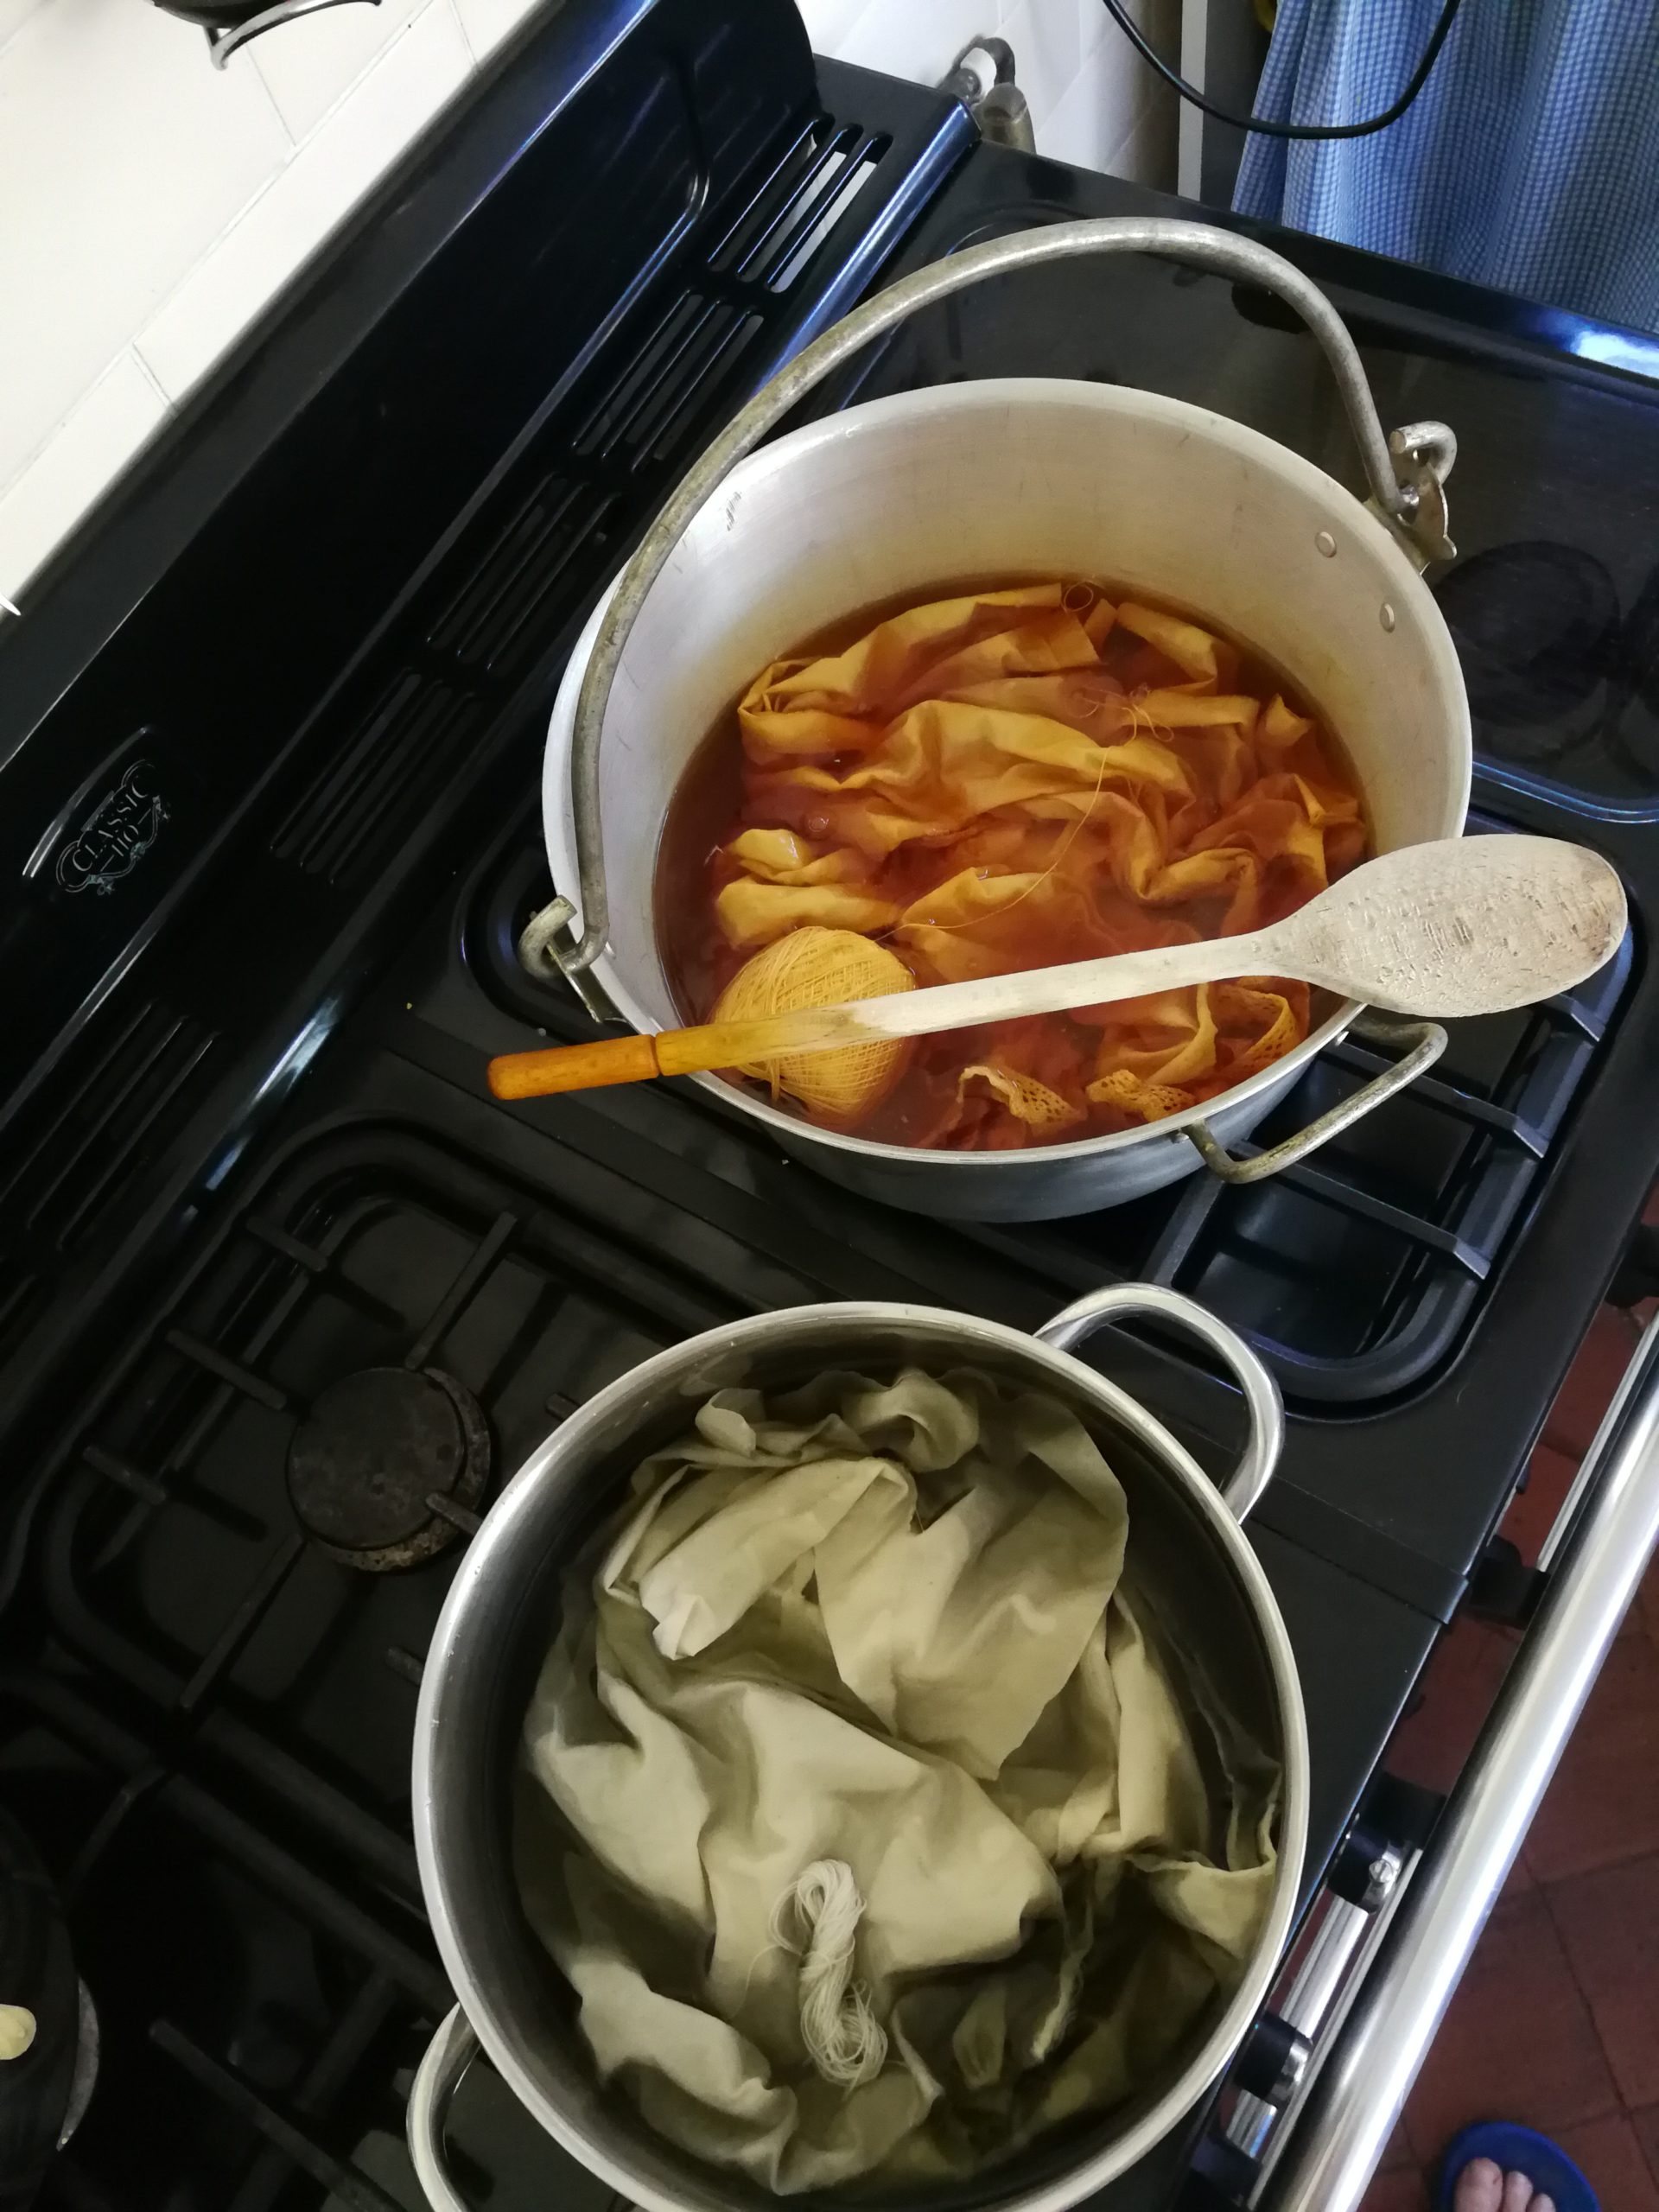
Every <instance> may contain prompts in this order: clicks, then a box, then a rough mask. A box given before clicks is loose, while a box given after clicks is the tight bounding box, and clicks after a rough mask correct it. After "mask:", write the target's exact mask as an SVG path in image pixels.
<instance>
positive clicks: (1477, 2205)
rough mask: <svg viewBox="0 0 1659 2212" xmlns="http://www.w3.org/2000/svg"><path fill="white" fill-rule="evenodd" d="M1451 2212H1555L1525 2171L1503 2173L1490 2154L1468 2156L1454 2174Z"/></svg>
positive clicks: (1553, 2207)
mask: <svg viewBox="0 0 1659 2212" xmlns="http://www.w3.org/2000/svg"><path fill="white" fill-rule="evenodd" d="M1452 2212H1555V2205H1554V2199H1553V2198H1551V2197H1548V2196H1540V2195H1539V2193H1538V2191H1537V2190H1535V2189H1534V2187H1533V2185H1532V2183H1530V2182H1529V2180H1528V2179H1527V2177H1526V2176H1525V2174H1506V2173H1504V2172H1503V2170H1502V2168H1501V2167H1498V2166H1495V2165H1494V2164H1492V2162H1491V2159H1490V2158H1471V2160H1470V2162H1469V2164H1467V2165H1466V2166H1465V2168H1464V2170H1463V2171H1462V2172H1461V2173H1460V2174H1459V2176H1458V2190H1457V2195H1456V2196H1455V2197H1454V2198H1453V2199H1452Z"/></svg>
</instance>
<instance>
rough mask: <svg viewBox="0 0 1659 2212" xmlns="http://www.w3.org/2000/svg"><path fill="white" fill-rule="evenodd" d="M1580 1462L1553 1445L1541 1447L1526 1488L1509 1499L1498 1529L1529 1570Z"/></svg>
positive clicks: (1535, 1560) (1537, 1452) (1536, 1560)
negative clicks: (1508, 1505)
mask: <svg viewBox="0 0 1659 2212" xmlns="http://www.w3.org/2000/svg"><path fill="white" fill-rule="evenodd" d="M1578 1471H1579V1463H1578V1461H1577V1460H1576V1459H1573V1458H1571V1457H1570V1456H1569V1455H1568V1454H1567V1452H1558V1451H1557V1450H1556V1449H1555V1447H1554V1446H1553V1445H1550V1444H1541V1445H1540V1446H1538V1449H1537V1450H1536V1451H1535V1452H1534V1453H1533V1455H1532V1462H1531V1465H1529V1467H1528V1469H1527V1486H1526V1488H1525V1489H1524V1490H1522V1491H1516V1495H1515V1497H1513V1498H1512V1499H1511V1500H1510V1510H1509V1511H1508V1512H1507V1513H1506V1514H1505V1515H1504V1516H1503V1522H1502V1524H1501V1527H1500V1529H1499V1534H1500V1535H1504V1536H1507V1537H1508V1538H1509V1540H1510V1542H1511V1543H1512V1544H1513V1545H1514V1546H1515V1547H1516V1549H1517V1550H1518V1551H1519V1553H1520V1554H1521V1556H1522V1559H1523V1560H1525V1561H1526V1562H1527V1565H1528V1566H1529V1567H1535V1566H1536V1565H1537V1563H1538V1553H1539V1548H1540V1547H1541V1545H1542V1543H1543V1541H1544V1538H1545V1537H1546V1536H1547V1535H1548V1534H1549V1532H1550V1529H1551V1528H1552V1527H1553V1526H1554V1520H1555V1516H1556V1515H1557V1514H1558V1513H1559V1512H1560V1510H1561V1501H1562V1499H1563V1498H1564V1497H1566V1496H1567V1491H1568V1490H1569V1489H1570V1488H1571V1487H1572V1483H1573V1476H1574V1475H1576V1474H1577V1472H1578Z"/></svg>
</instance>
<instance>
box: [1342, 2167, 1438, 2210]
mask: <svg viewBox="0 0 1659 2212" xmlns="http://www.w3.org/2000/svg"><path fill="white" fill-rule="evenodd" d="M1428 2203H1429V2199H1428V2184H1427V2182H1426V2181H1425V2180H1424V2179H1423V2177H1422V2176H1421V2174H1420V2173H1419V2172H1418V2171H1417V2169H1416V2168H1415V2167H1414V2166H1405V2167H1396V2168H1395V2171H1393V2172H1392V2173H1380V2174H1378V2175H1377V2177H1376V2179H1375V2180H1374V2181H1373V2182H1372V2183H1371V2185H1370V2188H1369V2189H1368V2190H1366V2192H1365V2194H1364V2196H1363V2197H1362V2198H1361V2199H1360V2202H1359V2212H1428Z"/></svg>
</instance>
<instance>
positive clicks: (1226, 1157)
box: [1181, 1009, 1451, 1183]
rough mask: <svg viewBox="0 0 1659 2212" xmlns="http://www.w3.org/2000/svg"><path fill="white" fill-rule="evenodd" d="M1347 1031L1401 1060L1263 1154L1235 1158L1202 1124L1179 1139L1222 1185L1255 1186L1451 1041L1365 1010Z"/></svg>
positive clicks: (1337, 1131) (1410, 1079)
mask: <svg viewBox="0 0 1659 2212" xmlns="http://www.w3.org/2000/svg"><path fill="white" fill-rule="evenodd" d="M1350 1027H1351V1029H1352V1030H1353V1031H1354V1032H1355V1033H1356V1034H1357V1035H1358V1036H1361V1037H1365V1038H1369V1039H1370V1041H1371V1042H1372V1043H1373V1044H1376V1045H1389V1046H1394V1047H1395V1050H1396V1051H1402V1052H1404V1054H1405V1057H1404V1058H1402V1059H1400V1060H1397V1061H1396V1062H1395V1065H1393V1066H1392V1067H1391V1068H1384V1069H1383V1072H1382V1074H1381V1075H1374V1076H1373V1077H1371V1079H1370V1082H1369V1083H1363V1084H1361V1085H1360V1087H1359V1089H1358V1090H1356V1091H1355V1092H1354V1093H1353V1095H1352V1096H1351V1097H1348V1098H1344V1100H1343V1101H1342V1103H1341V1104H1340V1105H1337V1106H1333V1107H1332V1109H1331V1110H1330V1112H1329V1113H1328V1114H1321V1115H1320V1116H1319V1119H1318V1120H1317V1121H1316V1122H1309V1123H1308V1125H1307V1127H1306V1128H1305V1129H1298V1130H1297V1132H1296V1134H1295V1135H1294V1137H1287V1138H1286V1139H1285V1140H1284V1141H1283V1142H1282V1143H1281V1144H1275V1145H1271V1146H1269V1147H1268V1150H1267V1151H1266V1152H1258V1153H1255V1154H1252V1155H1251V1157H1250V1158H1249V1159H1248V1160H1239V1159H1236V1158H1235V1156H1234V1155H1233V1154H1231V1153H1230V1152H1229V1151H1228V1149H1227V1147H1225V1145H1224V1144H1222V1143H1221V1142H1220V1141H1218V1139H1217V1136H1216V1135H1215V1133H1214V1131H1213V1130H1212V1129H1211V1127H1210V1124H1209V1123H1208V1122H1187V1123H1186V1125H1185V1128H1183V1129H1182V1131H1181V1135H1183V1136H1184V1137H1185V1138H1186V1139H1187V1141H1188V1142H1189V1143H1191V1144H1194V1145H1196V1146H1197V1147H1198V1154H1199V1156H1200V1158H1201V1159H1202V1160H1203V1161H1204V1164H1205V1166H1206V1167H1207V1168H1208V1169H1209V1170H1210V1172H1211V1174H1212V1175H1219V1176H1220V1177H1221V1179H1222V1180H1223V1182H1224V1183H1259V1182H1261V1181H1262V1178H1263V1177H1264V1176H1268V1175H1277V1174H1278V1173H1280V1171H1281V1169H1282V1168H1286V1167H1294V1166H1295V1164H1296V1162H1297V1161H1298V1160H1306V1158H1307V1155H1308V1154H1309V1153H1310V1152H1317V1151H1318V1150H1319V1147H1320V1146H1321V1145H1322V1144H1329V1143H1330V1141H1331V1140H1332V1137H1335V1136H1340V1135H1342V1132H1343V1131H1344V1129H1351V1128H1352V1127H1353V1126H1354V1123H1355V1122H1363V1120H1364V1118H1365V1116H1367V1115H1368V1114H1371V1113H1375V1112H1376V1109H1377V1108H1378V1107H1379V1106H1381V1105H1383V1103H1384V1102H1385V1101H1386V1100H1388V1099H1390V1098H1392V1097H1393V1096H1394V1095H1395V1092H1396V1091H1398V1090H1405V1089H1406V1087H1407V1086H1408V1084H1414V1083H1415V1082H1416V1080H1417V1078H1418V1077H1419V1076H1420V1075H1421V1074H1422V1073H1423V1071H1424V1070H1425V1069H1427V1068H1432V1067H1433V1065H1434V1063H1435V1061H1436V1060H1438V1059H1439V1058H1440V1054H1441V1053H1442V1052H1444V1051H1445V1050H1446V1046H1447V1045H1448V1044H1449V1043H1450V1042H1451V1039H1449V1038H1448V1037H1447V1035H1446V1032H1445V1030H1444V1029H1442V1028H1441V1027H1440V1023H1439V1022H1438V1021H1401V1020H1396V1019H1395V1017H1394V1016H1393V1015H1392V1014H1373V1013H1371V1012H1370V1010H1369V1009H1368V1010H1367V1011H1366V1012H1364V1013H1363V1014H1356V1015H1355V1017H1354V1019H1353V1021H1352V1022H1351V1024H1350ZM1407 1048H1409V1049H1407Z"/></svg>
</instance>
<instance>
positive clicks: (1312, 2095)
mask: <svg viewBox="0 0 1659 2212" xmlns="http://www.w3.org/2000/svg"><path fill="white" fill-rule="evenodd" d="M1656 1541H1659V1319H1656V1320H1654V1321H1653V1322H1651V1323H1650V1324H1649V1327H1648V1330H1647V1332H1646V1334H1645V1335H1644V1336H1643V1339H1642V1342H1641V1344H1640V1345H1639V1346H1638V1347H1637V1352H1636V1356H1635V1357H1634V1359H1633V1360H1632V1361H1631V1363H1630V1367H1629V1368H1628V1369H1627V1370H1626V1372H1625V1376H1624V1381H1623V1382H1622V1383H1621V1384H1620V1386H1619V1389H1618V1395H1616V1396H1615V1398H1614V1400H1613V1402H1612V1404H1611V1406H1610V1407H1609V1408H1608V1410H1607V1414H1606V1418H1605V1420H1604V1421H1603V1422H1602V1424H1601V1427H1600V1428H1599V1430H1598V1431H1597V1433H1596V1436H1595V1439H1594V1441H1593V1442H1592V1445H1591V1446H1590V1449H1589V1452H1587V1453H1586V1456H1585V1461H1584V1465H1583V1469H1582V1471H1581V1473H1580V1480H1579V1482H1578V1483H1577V1484H1575V1485H1574V1488H1573V1492H1572V1493H1571V1495H1569V1497H1568V1498H1567V1503H1566V1504H1565V1505H1564V1506H1563V1508H1562V1510H1561V1514H1560V1517H1559V1519H1558V1521H1557V1522H1556V1526H1555V1529H1554V1530H1552V1532H1551V1535H1550V1538H1549V1541H1548V1544H1547V1545H1546V1547H1545V1552H1544V1557H1545V1560H1546V1562H1547V1563H1548V1568H1549V1582H1548V1586H1547V1588H1546V1590H1545V1592H1544V1596H1543V1599H1542V1601H1541V1604H1540V1605H1539V1607H1538V1611H1537V1612H1536V1614H1535V1616H1534V1618H1533V1622H1532V1625H1531V1627H1530V1628H1529V1630H1527V1633H1526V1635H1525V1636H1524V1637H1523V1638H1522V1642H1521V1646H1520V1649H1519V1650H1518V1651H1517V1653H1516V1657H1515V1659H1514V1661H1513V1662H1512V1664H1511V1665H1510V1671H1509V1673H1508V1675H1506V1676H1505V1678H1504V1681H1503V1688H1502V1689H1501V1690H1500V1692H1499V1694H1498V1697H1497V1703H1496V1704H1495V1705H1494V1707H1493V1708H1492V1711H1491V1715H1490V1717H1489V1718H1488V1719H1487V1722H1486V1725H1485V1726H1484V1729H1483V1730H1482V1731H1481V1733H1480V1737H1479V1740H1478V1742H1477V1744H1476V1745H1475V1748H1474V1751H1473V1752H1472V1753H1471V1756H1470V1758H1469V1762H1468V1764H1467V1765H1466V1766H1465V1768H1464V1770H1463V1773H1462V1775H1461V1776H1460V1777H1459V1781H1458V1784H1457V1787H1456V1789H1454V1790H1453V1791H1452V1796H1451V1797H1450V1799H1449V1800H1448V1802H1447V1804H1446V1809H1445V1811H1444V1812H1443V1813H1442V1814H1441V1815H1440V1821H1439V1822H1438V1823H1437V1825H1436V1827H1435V1829H1434V1832H1433V1835H1432V1836H1431V1837H1430V1839H1429V1840H1428V1844H1427V1847H1426V1849H1425V1851H1424V1853H1423V1856H1422V1859H1421V1862H1420V1863H1419V1865H1418V1866H1417V1867H1416V1869H1415V1871H1414V1873H1413V1876H1412V1878H1411V1880H1410V1883H1409V1885H1408V1887H1407V1889H1406V1891H1405V1893H1404V1895H1403V1897H1402V1899H1401V1903H1400V1905H1399V1908H1398V1910H1397V1911H1396V1912H1395V1915H1394V1917H1393V1921H1392V1923H1391V1925H1390V1927H1389V1931H1388V1935H1387V1937H1386V1939H1385V1940H1384V1942H1383V1943H1382V1945H1381V1946H1380V1947H1379V1949H1378V1953H1377V1958H1376V1966H1375V1967H1374V1968H1373V1970H1372V1971H1371V1972H1370V1974H1368V1975H1367V1976H1366V1978H1365V1980H1364V1981H1363V1984H1362V1985H1361V1986H1360V1987H1359V1988H1358V1989H1357V1991H1356V1992H1355V1994H1354V1997H1353V2000H1352V2002H1351V2005H1349V2007H1348V2009H1347V2012H1346V2014H1345V2016H1344V2020H1343V2023H1342V2026H1341V2028H1340V2030H1339V2031H1338V2033H1337V2034H1336V2035H1335V2036H1334V2037H1332V2039H1331V2044H1330V2047H1329V2049H1328V2050H1325V2052H1324V2053H1323V2054H1321V2055H1319V2056H1318V2057H1316V2062H1315V2063H1316V2065H1317V2067H1318V2071H1317V2073H1316V2075H1314V2076H1313V2082H1312V2086H1311V2088H1309V2090H1308V2093H1307V2095H1306V2102H1305V2105H1304V2107H1303V2109H1302V2112H1301V2114H1300V2118H1299V2120H1298V2121H1297V2123H1296V2125H1295V2126H1294V2127H1293V2128H1292V2129H1291V2130H1290V2132H1289V2133H1288V2135H1287V2138H1286V2139H1285V2141H1284V2143H1283V2144H1282V2145H1281V2146H1279V2147H1278V2149H1277V2154H1276V2156H1274V2157H1273V2158H1272V2159H1271V2162H1270V2164H1269V2165H1268V2172H1267V2176H1266V2179H1265V2181H1264V2183H1263V2184H1262V2188H1261V2190H1259V2191H1258V2193H1257V2195H1256V2196H1255V2197H1254V2198H1253V2199H1252V2202H1254V2203H1255V2204H1256V2205H1258V2206H1259V2207H1261V2208H1262V2212H1354V2208H1355V2207H1356V2206H1357V2204H1358V2203H1359V2201H1360V2199H1361V2197H1362V2196H1363V2195H1364V2193H1365V2189H1366V2186H1367V2184H1368V2183H1369V2182H1370V2177H1371V2176H1372V2174H1373V2172H1374V2171H1376V2165H1377V2162H1378V2160H1379V2159H1380V2158H1381V2157H1382V2155H1383V2150H1384V2148H1385V2147H1386V2145H1387V2143H1388V2139H1389V2131H1390V2129H1391V2128H1392V2127H1393V2126H1394V2123H1395V2118H1396V2117H1397V2115H1398V2113H1399V2111H1400V2108H1401V2107H1402V2104H1403V2103H1404V2101H1405V2098H1406V2094H1407V2092H1408V2089H1409V2088H1411V2085H1412V2083H1413V2082H1414V2080H1415V2079H1416V2077H1417V2073H1418V2069H1419V2068H1420V2067H1421V2064H1422V2063H1423V2060H1424V2058H1425V2057H1426V2056H1427V2052H1428V2050H1429V2047H1430V2045H1431V2044H1433V2040H1434V2034H1435V2031H1436V2029H1437V2028H1438V2027H1439V2026H1440V2020H1441V2018H1442V2016H1443V2015H1444V2013H1445V2012H1446V2005H1448V2003H1449V2002H1450V2000H1451V1998H1452V1992H1453V1990H1455V1989H1456V1987H1457V1986H1458V1983H1459V1980H1461V1978H1462V1975H1463V1970H1464V1967H1465V1966H1466V1965H1467V1963H1468V1961H1469V1955H1470V1953H1471V1951H1472V1950H1473V1948H1474V1947H1475V1943H1476V1941H1477V1939H1478V1936H1479V1935H1480V1932H1481V1929H1482V1928H1483V1926H1484V1924H1485V1921H1486V1916H1487V1915H1488V1913H1489V1912H1490V1911H1491V1908H1492V1905H1493V1903H1494V1902H1495V1900H1496V1899H1497V1894H1498V1892H1499V1891H1500V1890H1501V1889H1502V1888H1503V1882H1504V1878H1505V1877H1506V1876H1507V1874H1508V1873H1509V1871H1510V1866H1512V1865H1513V1864H1514V1861H1515V1856H1516V1852H1517V1851H1518V1850H1519V1849H1520V1847H1521V1842H1522V1837H1523V1836H1524V1835H1525V1834H1526V1832H1527V1829H1528V1827H1529V1826H1530V1824H1531V1821H1532V1817H1533V1815H1534V1814H1535V1812H1536V1810H1537V1808H1538V1805H1539V1802H1540V1800H1541V1798H1542V1796H1543V1794H1544V1791H1545V1789H1547V1788H1548V1784H1549V1781H1550V1777H1552V1775H1553V1774H1554V1771H1555V1768H1556V1765H1557V1764H1558V1762H1559V1760H1560V1756H1561V1752H1562V1750H1563V1749H1564V1747H1565V1745H1566V1743H1567V1738H1568V1737H1569V1736H1570V1735H1571V1733H1572V1732H1573V1723H1574V1722H1575V1721H1576V1720H1577V1719H1578V1717H1579V1714H1580V1712H1581V1711H1582V1709H1583V1707H1584V1702H1585V1700H1586V1697H1587V1696H1588V1695H1589V1694H1590V1689H1591V1686H1592V1684H1593V1682H1594V1681H1595V1679H1596V1676H1597V1675H1598V1674H1599V1672H1600V1670H1601V1664H1602V1661H1603V1660H1604V1659H1605V1656H1606V1655H1607V1650H1608V1648H1609V1646H1610V1645H1611V1643H1612V1640H1613V1638H1614V1637H1615V1636H1616V1635H1617V1633H1618V1626H1619V1623H1620V1621H1621V1620H1622V1619H1623V1618H1624V1613H1625V1611H1626V1609H1627V1607H1628V1606H1629V1605H1630V1600H1631V1599H1632V1598H1633V1597H1634V1596H1635V1595H1636V1592H1637V1587H1638V1586H1639V1585H1640V1583H1641V1580H1642V1576H1643V1573H1644V1571H1645V1570H1646V1567H1647V1564H1648V1560H1649V1556H1650V1555H1651V1554H1652V1552H1653V1550H1654V1547H1655V1543H1656Z"/></svg>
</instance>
